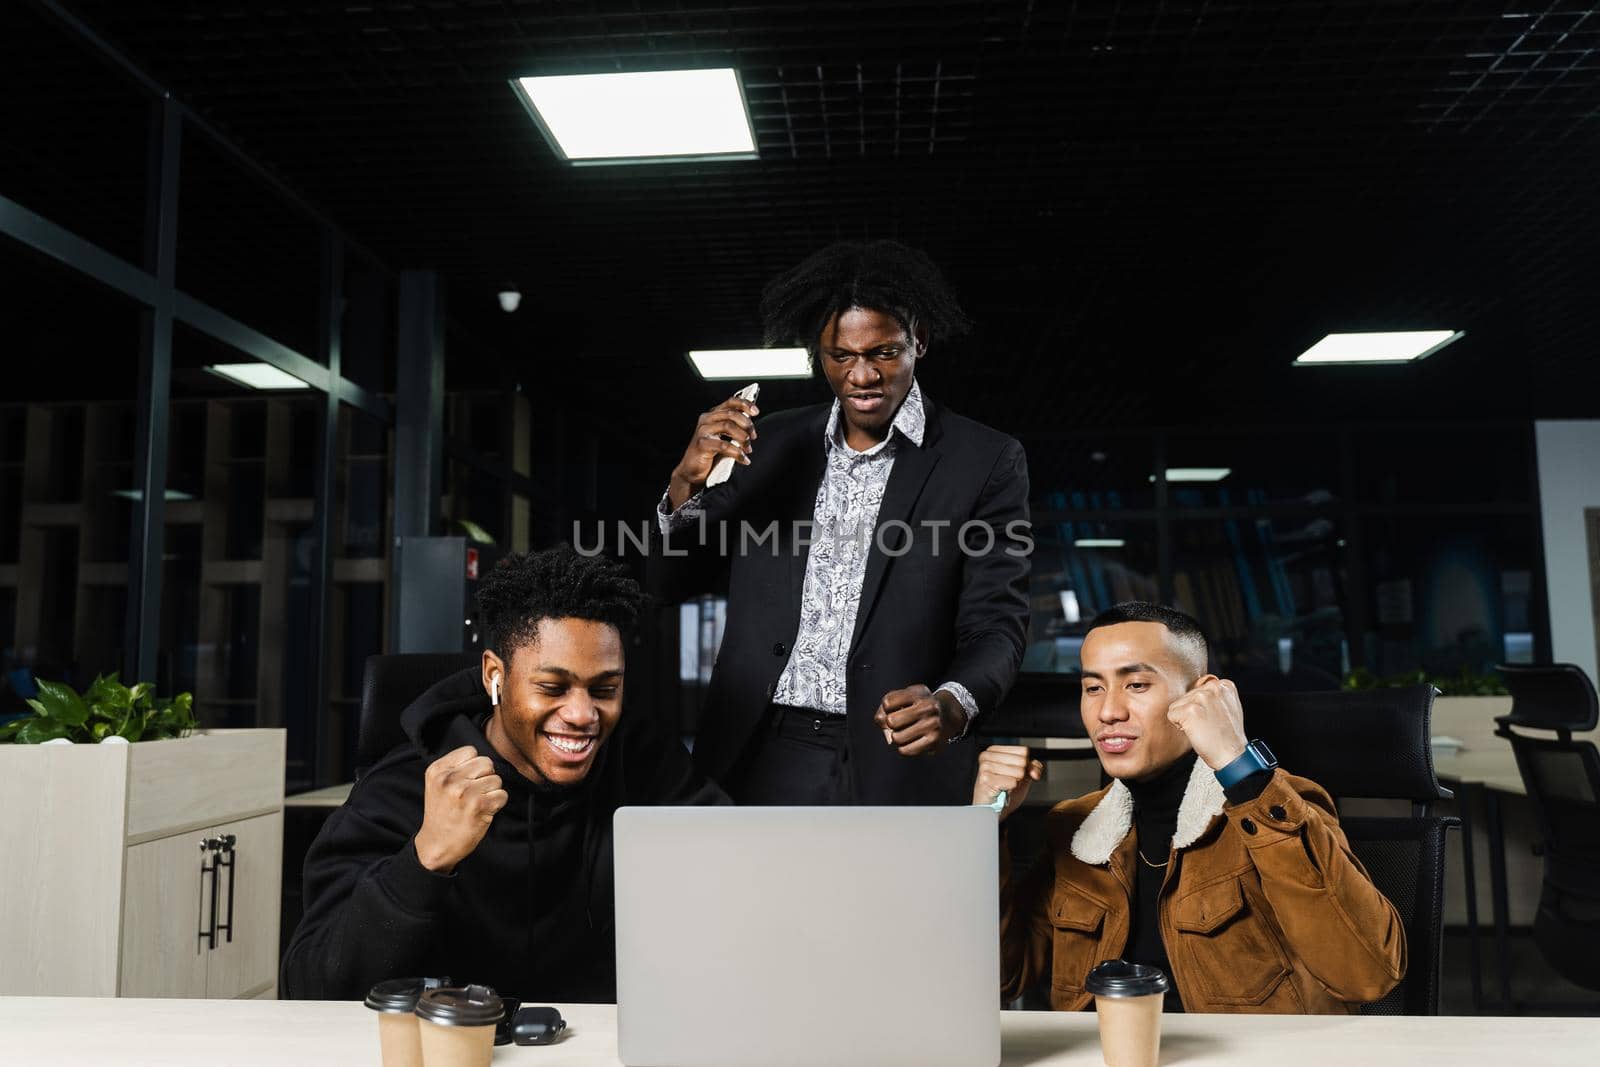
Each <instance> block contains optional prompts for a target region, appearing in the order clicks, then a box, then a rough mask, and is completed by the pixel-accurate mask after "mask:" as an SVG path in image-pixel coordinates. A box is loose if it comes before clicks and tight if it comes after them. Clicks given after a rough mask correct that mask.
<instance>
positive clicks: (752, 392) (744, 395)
mask: <svg viewBox="0 0 1600 1067" xmlns="http://www.w3.org/2000/svg"><path fill="white" fill-rule="evenodd" d="M733 395H734V396H736V397H738V398H739V399H740V400H743V401H745V402H746V403H750V404H754V403H755V402H756V397H758V396H760V395H761V383H760V382H751V383H750V384H749V385H747V386H745V387H744V388H743V389H741V390H739V391H738V392H737V393H734V394H733ZM732 474H733V457H732V456H723V457H722V458H721V459H719V460H717V462H716V463H715V464H713V465H712V467H711V473H710V474H708V475H706V488H707V489H710V488H711V487H712V486H714V485H721V484H722V483H723V482H725V481H727V480H728V478H729V476H731V475H732Z"/></svg>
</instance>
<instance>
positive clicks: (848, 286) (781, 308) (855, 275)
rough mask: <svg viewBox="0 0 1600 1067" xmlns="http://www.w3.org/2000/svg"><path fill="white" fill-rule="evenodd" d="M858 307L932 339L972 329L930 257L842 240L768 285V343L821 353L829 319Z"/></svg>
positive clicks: (764, 295) (897, 246)
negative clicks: (820, 343)
mask: <svg viewBox="0 0 1600 1067" xmlns="http://www.w3.org/2000/svg"><path fill="white" fill-rule="evenodd" d="M853 307H859V308H869V309H871V310H873V311H881V312H884V313H885V314H889V315H893V316H894V317H895V320H896V321H898V322H899V323H900V325H901V326H903V327H905V329H906V332H907V333H910V332H911V330H912V329H913V327H914V326H922V327H924V328H926V329H927V331H928V334H929V336H930V337H952V336H955V335H956V334H959V333H962V332H963V331H965V330H966V329H967V328H968V326H969V325H971V324H970V322H969V321H968V320H967V316H966V314H965V313H964V312H963V311H962V310H961V305H960V304H958V303H957V302H956V297H955V293H953V292H951V290H950V286H949V284H948V283H946V282H945V280H944V275H943V274H941V273H940V271H939V268H938V267H937V266H935V265H934V262H933V260H931V259H929V258H928V256H927V254H926V253H923V252H919V251H917V250H916V249H915V248H908V247H906V246H905V245H903V244H901V243H900V242H898V241H867V242H861V241H841V242H839V243H838V244H832V245H829V246H828V247H827V248H824V249H823V250H822V251H820V252H817V253H816V254H815V255H812V256H810V257H809V258H808V259H806V260H805V262H803V263H801V264H800V265H799V266H797V267H794V268H792V269H790V270H787V271H785V272H784V273H782V274H780V275H778V276H777V277H776V278H773V279H772V280H771V281H769V282H768V283H767V285H766V288H765V289H763V290H762V292H761V321H762V322H763V323H764V324H765V326H766V335H767V336H766V342H767V344H769V345H788V344H795V343H800V344H803V345H805V346H806V349H807V350H808V351H811V352H815V351H816V350H817V341H818V338H819V337H820V336H821V335H822V328H823V327H824V326H826V325H827V324H828V320H829V319H831V318H832V317H833V316H834V315H836V314H838V313H839V312H841V311H846V310H848V309H850V308H853Z"/></svg>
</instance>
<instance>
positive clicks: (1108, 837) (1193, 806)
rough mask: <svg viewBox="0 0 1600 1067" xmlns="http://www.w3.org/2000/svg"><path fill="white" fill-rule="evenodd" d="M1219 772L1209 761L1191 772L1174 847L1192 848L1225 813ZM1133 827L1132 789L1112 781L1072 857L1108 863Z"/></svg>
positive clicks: (1080, 831)
mask: <svg viewBox="0 0 1600 1067" xmlns="http://www.w3.org/2000/svg"><path fill="white" fill-rule="evenodd" d="M1226 799H1227V798H1226V797H1225V796H1224V795H1223V792H1222V785H1221V783H1219V782H1218V781H1217V775H1216V772H1215V771H1213V770H1212V769H1211V768H1210V767H1207V766H1206V762H1205V760H1201V759H1197V760H1195V761H1194V770H1193V771H1191V772H1189V784H1188V786H1187V787H1186V788H1185V789H1184V791H1183V800H1182V801H1181V802H1180V803H1179V804H1178V825H1177V828H1176V829H1175V830H1174V831H1173V834H1172V847H1173V848H1188V847H1189V846H1190V845H1192V844H1194V843H1195V842H1196V841H1198V840H1200V837H1201V835H1203V834H1204V833H1205V832H1206V828H1207V827H1208V826H1210V825H1211V820H1212V819H1214V818H1216V817H1217V816H1218V815H1221V814H1222V805H1223V803H1224V802H1225V801H1226ZM1132 828H1133V794H1132V793H1131V792H1129V790H1128V787H1127V786H1125V785H1123V784H1122V783H1121V782H1120V781H1119V782H1112V783H1111V788H1110V789H1108V790H1107V791H1106V795H1105V796H1103V797H1101V798H1100V803H1098V804H1096V805H1095V806H1094V810H1093V811H1091V812H1090V813H1089V814H1088V815H1087V816H1085V817H1084V820H1083V822H1082V823H1081V824H1079V826H1078V832H1077V833H1075V834H1073V835H1072V854H1073V855H1074V856H1076V857H1078V859H1080V860H1082V861H1083V862H1084V863H1092V864H1095V865H1097V866H1098V865H1099V864H1103V863H1108V862H1110V860H1111V854H1112V853H1113V852H1115V851H1116V850H1117V846H1118V845H1120V844H1122V839H1123V838H1125V837H1127V836H1128V831H1129V830H1131V829H1132Z"/></svg>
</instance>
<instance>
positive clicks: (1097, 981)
mask: <svg viewBox="0 0 1600 1067" xmlns="http://www.w3.org/2000/svg"><path fill="white" fill-rule="evenodd" d="M1167 985H1168V983H1167V976H1166V975H1165V974H1163V973H1161V968H1159V967H1150V966H1147V965H1146V964H1143V963H1129V962H1128V961H1127V960H1106V961H1105V962H1104V963H1102V964H1100V965H1099V966H1098V967H1096V968H1095V969H1094V970H1092V971H1090V972H1089V980H1088V981H1087V982H1085V983H1084V988H1085V989H1087V990H1088V991H1089V992H1091V993H1093V994H1094V995H1095V996H1097V997H1148V996H1152V995H1154V994H1157V993H1165V992H1166V991H1167Z"/></svg>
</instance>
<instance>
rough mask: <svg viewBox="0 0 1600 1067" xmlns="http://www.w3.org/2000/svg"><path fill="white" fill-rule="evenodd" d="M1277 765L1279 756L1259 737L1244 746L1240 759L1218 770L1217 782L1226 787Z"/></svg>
mask: <svg viewBox="0 0 1600 1067" xmlns="http://www.w3.org/2000/svg"><path fill="white" fill-rule="evenodd" d="M1277 765H1278V757H1277V756H1274V755H1273V754H1272V749H1270V748H1268V747H1267V743H1266V742H1265V741H1262V740H1260V739H1259V738H1258V739H1257V740H1254V741H1252V742H1250V743H1249V744H1248V745H1246V746H1244V752H1243V753H1241V754H1240V756H1239V758H1238V759H1236V760H1234V761H1233V762H1232V763H1230V764H1228V765H1227V766H1226V767H1223V768H1222V769H1221V770H1219V771H1217V784H1218V785H1220V786H1222V788H1224V789H1226V788H1228V787H1229V786H1231V785H1236V784H1237V783H1239V782H1242V781H1244V780H1245V779H1246V778H1248V777H1250V776H1251V775H1252V774H1255V773H1256V772H1257V771H1270V770H1272V768H1274V767H1276V766H1277Z"/></svg>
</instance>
